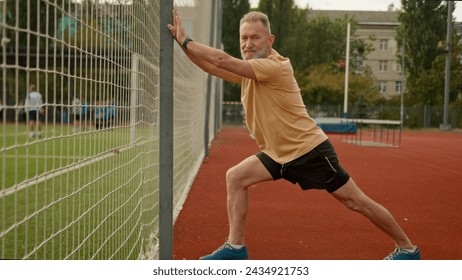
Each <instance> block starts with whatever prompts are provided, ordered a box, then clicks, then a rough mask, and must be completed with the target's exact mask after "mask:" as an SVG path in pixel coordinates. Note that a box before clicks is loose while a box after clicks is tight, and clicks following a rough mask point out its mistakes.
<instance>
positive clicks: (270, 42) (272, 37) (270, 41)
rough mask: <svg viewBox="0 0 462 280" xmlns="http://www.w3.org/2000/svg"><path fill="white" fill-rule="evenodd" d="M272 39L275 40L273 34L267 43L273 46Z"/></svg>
mask: <svg viewBox="0 0 462 280" xmlns="http://www.w3.org/2000/svg"><path fill="white" fill-rule="evenodd" d="M274 40H275V37H274V35H271V36H270V37H269V38H268V43H269V44H270V45H271V46H273V43H274Z"/></svg>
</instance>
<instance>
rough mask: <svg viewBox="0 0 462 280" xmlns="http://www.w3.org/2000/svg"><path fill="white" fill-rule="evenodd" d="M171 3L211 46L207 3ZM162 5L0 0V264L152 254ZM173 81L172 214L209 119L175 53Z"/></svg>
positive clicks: (200, 87)
mask: <svg viewBox="0 0 462 280" xmlns="http://www.w3.org/2000/svg"><path fill="white" fill-rule="evenodd" d="M175 6H177V7H178V10H179V12H180V14H182V16H183V17H184V21H185V25H186V28H187V30H188V34H191V37H193V38H195V40H197V41H201V42H204V43H209V41H210V26H211V24H215V23H212V22H211V17H210V15H211V14H212V12H214V11H212V0H206V1H187V0H184V1H175ZM160 8H161V7H160V3H159V1H158V0H157V1H145V0H131V1H128V0H127V1H124V0H118V1H116V0H111V1H110V0H106V1H101V0H91V1H90V0H87V1H84V0H82V1H77V0H75V1H72V0H67V1H66V0H52V1H50V0H48V1H45V0H24V1H15V0H3V1H0V9H1V10H0V20H1V36H2V37H1V38H2V39H1V61H2V64H1V71H2V75H1V89H0V90H1V93H0V99H1V102H0V106H1V107H0V108H1V112H0V116H1V132H0V133H1V134H2V138H1V140H0V145H1V151H0V175H1V180H0V181H1V192H0V258H2V259H140V258H141V259H146V258H156V254H157V247H158V244H159V242H161V241H160V240H159V238H158V222H159V219H158V217H159V207H158V189H159V173H160V172H161V170H159V134H158V130H159V125H158V124H159V122H158V120H159V118H160V117H162V108H159V49H160V44H161V42H160V41H159V32H160V28H161V27H160V26H159V11H160ZM174 81H175V82H174V93H173V94H174V186H173V188H174V207H173V208H174V217H176V216H177V215H178V213H179V211H180V210H181V206H182V204H183V202H184V200H185V198H186V196H187V192H188V190H189V187H190V185H191V183H192V180H193V179H194V176H195V174H196V173H197V171H198V168H199V166H200V164H201V162H202V158H203V156H204V141H205V140H204V129H205V127H204V125H205V122H206V115H205V112H206V111H210V116H209V118H210V119H211V122H210V123H212V124H209V125H208V128H207V129H209V130H210V134H209V135H210V136H209V137H210V139H207V141H210V140H211V139H212V138H213V134H214V133H213V131H214V129H213V123H214V122H215V119H214V115H215V111H214V106H211V108H210V109H209V110H206V106H207V102H206V101H207V100H206V96H207V95H206V92H207V85H208V84H207V83H208V81H207V76H206V75H205V74H204V73H203V72H202V71H200V70H199V69H198V68H197V67H195V66H194V65H193V64H191V63H190V62H189V60H188V59H187V57H186V56H185V55H184V54H182V52H181V50H180V49H179V48H178V47H177V46H175V55H174ZM213 81H214V83H217V81H215V80H213ZM31 86H32V87H31ZM33 87H35V89H34V88H33ZM211 88H212V92H211V100H213V101H212V103H211V104H214V103H213V102H215V98H216V97H215V96H219V92H218V91H219V89H218V88H214V87H211ZM34 91H35V92H38V93H40V95H41V99H42V101H41V102H40V100H39V99H40V98H39V99H37V95H36V94H31V93H32V92H34ZM36 103H37V104H36ZM39 124H40V125H39ZM207 141H205V142H207Z"/></svg>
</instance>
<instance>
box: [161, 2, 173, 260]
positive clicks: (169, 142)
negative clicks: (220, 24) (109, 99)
mask: <svg viewBox="0 0 462 280" xmlns="http://www.w3.org/2000/svg"><path fill="white" fill-rule="evenodd" d="M172 9H173V0H160V27H159V30H160V41H161V42H162V43H161V44H160V53H159V56H160V57H159V62H160V81H159V88H160V89H159V94H160V101H159V105H160V108H162V110H160V112H161V113H160V120H159V166H160V172H159V259H161V260H171V259H172V258H173V38H172V34H171V33H170V31H169V30H168V29H167V24H169V23H171V22H172Z"/></svg>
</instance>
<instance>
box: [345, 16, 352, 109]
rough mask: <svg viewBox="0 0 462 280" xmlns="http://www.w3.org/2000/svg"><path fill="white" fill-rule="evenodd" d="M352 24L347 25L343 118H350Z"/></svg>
mask: <svg viewBox="0 0 462 280" xmlns="http://www.w3.org/2000/svg"><path fill="white" fill-rule="evenodd" d="M350 25H351V24H350V23H348V25H347V39H346V60H345V97H344V101H343V102H344V103H343V117H344V118H348V75H349V72H350Z"/></svg>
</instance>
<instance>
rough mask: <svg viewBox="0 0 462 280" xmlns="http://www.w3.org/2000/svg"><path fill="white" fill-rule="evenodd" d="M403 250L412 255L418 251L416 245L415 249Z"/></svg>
mask: <svg viewBox="0 0 462 280" xmlns="http://www.w3.org/2000/svg"><path fill="white" fill-rule="evenodd" d="M403 250H405V251H406V252H409V253H411V254H412V253H415V251H416V250H417V246H415V245H414V248H413V249H403Z"/></svg>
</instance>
